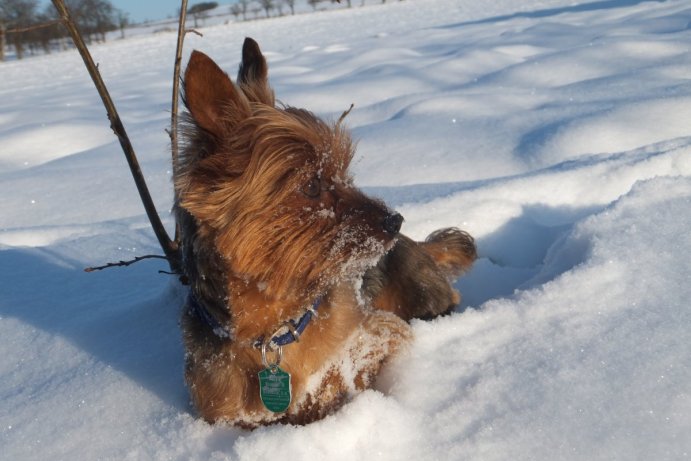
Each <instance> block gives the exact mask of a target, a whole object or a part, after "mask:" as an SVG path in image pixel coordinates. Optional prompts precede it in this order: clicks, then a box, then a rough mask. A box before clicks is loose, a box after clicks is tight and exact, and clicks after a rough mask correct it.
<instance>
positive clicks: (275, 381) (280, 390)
mask: <svg viewBox="0 0 691 461" xmlns="http://www.w3.org/2000/svg"><path fill="white" fill-rule="evenodd" d="M259 396H260V397H261V399H262V403H263V404H264V406H265V407H266V408H267V410H269V411H273V412H274V413H283V412H284V411H286V410H287V409H288V405H290V399H291V395H290V373H287V372H285V371H283V370H281V369H280V368H279V367H278V365H272V366H270V367H269V368H266V369H264V370H262V371H260V372H259Z"/></svg>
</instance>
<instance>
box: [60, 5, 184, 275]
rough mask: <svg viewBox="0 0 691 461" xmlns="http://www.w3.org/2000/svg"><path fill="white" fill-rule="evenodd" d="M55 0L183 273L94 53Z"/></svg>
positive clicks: (171, 260)
mask: <svg viewBox="0 0 691 461" xmlns="http://www.w3.org/2000/svg"><path fill="white" fill-rule="evenodd" d="M51 1H52V2H53V6H55V9H56V10H58V13H59V14H60V18H61V20H62V23H63V25H64V26H65V28H67V31H68V32H69V34H70V36H71V37H72V41H73V42H74V44H75V46H76V47H77V50H78V51H79V54H80V55H81V56H82V60H83V61H84V64H85V65H86V68H87V70H88V71H89V75H91V80H93V82H94V85H95V86H96V89H97V90H98V94H99V95H100V96H101V100H102V101H103V105H104V106H105V108H106V112H107V113H108V119H109V120H110V127H111V129H112V130H113V132H114V133H115V135H116V136H117V137H118V140H119V141H120V146H121V147H122V150H123V152H124V154H125V157H126V159H127V163H128V164H129V167H130V171H131V173H132V177H133V178H134V183H135V185H136V186H137V191H138V192H139V197H140V198H141V200H142V204H143V205H144V209H145V210H146V215H147V216H148V217H149V222H150V223H151V227H152V228H153V231H154V234H156V238H157V239H158V243H159V244H160V245H161V249H163V253H165V255H166V256H165V257H166V259H168V264H169V265H170V268H171V270H172V271H173V272H180V265H181V257H180V251H179V248H178V246H177V245H176V243H175V242H173V241H171V240H170V237H169V236H168V233H167V232H166V229H165V227H163V223H162V222H161V218H160V217H159V216H158V213H157V211H156V207H155V205H154V202H153V200H152V199H151V194H150V193H149V189H148V187H147V185H146V181H145V180H144V175H143V174H142V170H141V168H140V167H139V162H138V161H137V156H136V155H135V153H134V148H133V147H132V143H131V142H130V139H129V137H128V136H127V133H126V131H125V127H124V126H123V124H122V120H120V116H119V115H118V113H117V110H116V109H115V105H114V104H113V100H112V99H111V97H110V94H109V93H108V90H107V88H106V85H105V83H104V82H103V79H102V78H101V74H100V73H99V71H98V68H97V66H96V64H95V63H94V60H93V58H92V57H91V54H90V53H89V50H88V49H87V47H86V44H85V43H84V39H83V38H82V36H81V34H80V32H79V30H78V29H77V26H76V24H75V22H74V20H73V19H72V17H71V16H70V12H69V11H68V9H67V6H65V2H64V0H51Z"/></svg>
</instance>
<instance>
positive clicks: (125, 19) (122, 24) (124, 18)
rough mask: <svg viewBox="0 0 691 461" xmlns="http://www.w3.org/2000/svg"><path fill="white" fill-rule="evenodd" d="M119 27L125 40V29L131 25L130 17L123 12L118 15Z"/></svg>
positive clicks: (119, 11) (121, 36)
mask: <svg viewBox="0 0 691 461" xmlns="http://www.w3.org/2000/svg"><path fill="white" fill-rule="evenodd" d="M117 19H118V27H119V28H120V38H125V29H127V26H129V25H130V15H129V14H127V13H125V12H124V11H122V10H118V13H117Z"/></svg>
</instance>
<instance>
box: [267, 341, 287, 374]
mask: <svg viewBox="0 0 691 461" xmlns="http://www.w3.org/2000/svg"><path fill="white" fill-rule="evenodd" d="M270 342H271V341H267V342H263V343H262V364H263V365H264V366H265V367H266V368H274V367H277V366H279V365H280V364H281V359H283V346H278V348H277V349H276V361H275V362H274V363H269V361H268V360H267V358H266V349H267V347H268V345H269V343H270Z"/></svg>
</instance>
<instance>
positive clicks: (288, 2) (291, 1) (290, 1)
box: [283, 0, 295, 14]
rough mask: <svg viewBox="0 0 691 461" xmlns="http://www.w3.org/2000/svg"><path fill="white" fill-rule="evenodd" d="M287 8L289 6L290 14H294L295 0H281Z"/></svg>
mask: <svg viewBox="0 0 691 461" xmlns="http://www.w3.org/2000/svg"><path fill="white" fill-rule="evenodd" d="M283 1H284V2H285V4H286V5H288V8H290V14H295V0H283Z"/></svg>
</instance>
